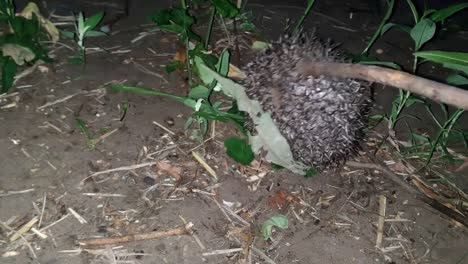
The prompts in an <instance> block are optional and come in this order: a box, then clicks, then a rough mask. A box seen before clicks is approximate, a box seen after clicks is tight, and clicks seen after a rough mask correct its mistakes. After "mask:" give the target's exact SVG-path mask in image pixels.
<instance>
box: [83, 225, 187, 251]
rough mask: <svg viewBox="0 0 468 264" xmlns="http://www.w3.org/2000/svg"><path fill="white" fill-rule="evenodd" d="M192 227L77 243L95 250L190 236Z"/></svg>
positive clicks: (84, 240) (86, 240)
mask: <svg viewBox="0 0 468 264" xmlns="http://www.w3.org/2000/svg"><path fill="white" fill-rule="evenodd" d="M192 227H193V224H192V223H191V222H189V223H188V224H186V225H184V226H181V227H177V228H174V229H169V230H165V231H154V232H149V233H142V234H132V235H126V236H115V237H106V238H90V239H80V240H79V241H78V243H79V244H80V245H81V246H83V247H86V248H95V247H102V246H106V245H115V244H120V243H128V242H135V241H142V240H150V239H158V238H162V237H169V236H181V235H190V234H191V233H192Z"/></svg>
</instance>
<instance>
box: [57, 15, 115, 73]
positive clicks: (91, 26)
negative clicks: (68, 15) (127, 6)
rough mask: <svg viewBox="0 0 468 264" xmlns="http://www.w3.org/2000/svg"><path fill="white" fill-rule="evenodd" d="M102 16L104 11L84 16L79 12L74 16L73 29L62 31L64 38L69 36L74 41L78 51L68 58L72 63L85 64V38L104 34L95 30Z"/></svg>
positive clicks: (104, 34)
mask: <svg viewBox="0 0 468 264" xmlns="http://www.w3.org/2000/svg"><path fill="white" fill-rule="evenodd" d="M103 18H104V12H99V13H97V14H94V15H92V16H90V17H89V18H85V17H84V14H83V12H80V13H79V14H78V15H77V16H76V21H75V31H74V32H73V31H66V30H64V31H62V34H63V35H64V36H65V37H66V38H70V39H73V40H75V41H76V44H77V45H78V48H79V52H78V54H77V55H75V56H73V57H72V58H70V62H71V63H72V64H79V65H85V64H86V45H85V40H86V39H87V38H90V37H100V36H106V33H104V32H102V31H98V30H95V29H96V28H97V26H98V25H99V23H101V21H102V19H103Z"/></svg>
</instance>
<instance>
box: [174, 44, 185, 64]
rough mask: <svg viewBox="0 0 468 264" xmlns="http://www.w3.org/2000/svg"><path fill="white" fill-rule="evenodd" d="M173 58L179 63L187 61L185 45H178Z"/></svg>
mask: <svg viewBox="0 0 468 264" xmlns="http://www.w3.org/2000/svg"><path fill="white" fill-rule="evenodd" d="M173 60H174V61H179V62H180V63H181V64H185V62H186V61H187V53H186V51H185V46H183V45H179V50H177V52H176V54H175V55H174V58H173Z"/></svg>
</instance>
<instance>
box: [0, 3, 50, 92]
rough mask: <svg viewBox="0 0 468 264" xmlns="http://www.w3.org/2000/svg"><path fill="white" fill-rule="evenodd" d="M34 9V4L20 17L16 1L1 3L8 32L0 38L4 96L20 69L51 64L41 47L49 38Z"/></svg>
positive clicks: (1, 20) (1, 15)
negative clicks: (38, 64)
mask: <svg viewBox="0 0 468 264" xmlns="http://www.w3.org/2000/svg"><path fill="white" fill-rule="evenodd" d="M31 7H32V9H31ZM34 7H36V6H35V5H31V4H30V5H28V6H27V8H25V10H23V12H22V13H21V14H19V15H16V13H15V6H14V3H13V1H12V0H0V23H1V24H2V25H4V26H5V28H6V32H4V34H2V35H1V36H0V47H1V49H0V67H1V68H2V88H1V93H6V92H8V90H9V89H10V88H11V87H12V85H13V82H14V77H15V75H16V73H17V71H18V68H19V67H21V66H31V65H33V64H34V63H35V62H37V61H39V60H42V61H45V62H51V60H50V58H49V57H48V56H47V50H46V49H44V47H42V45H41V44H40V41H41V40H42V39H44V38H46V37H47V36H46V34H45V33H46V32H45V30H44V27H43V26H42V23H41V22H40V21H39V17H38V16H40V14H39V13H38V11H36V9H34ZM36 8H37V7H36ZM37 10H38V9H37Z"/></svg>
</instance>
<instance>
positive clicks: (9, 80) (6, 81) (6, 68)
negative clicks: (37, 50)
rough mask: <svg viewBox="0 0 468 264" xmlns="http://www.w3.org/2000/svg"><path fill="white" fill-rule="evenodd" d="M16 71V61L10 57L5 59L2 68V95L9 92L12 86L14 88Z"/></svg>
mask: <svg viewBox="0 0 468 264" xmlns="http://www.w3.org/2000/svg"><path fill="white" fill-rule="evenodd" d="M16 71H17V65H16V63H15V61H14V60H13V59H12V58H10V57H7V58H6V59H4V63H3V66H2V93H6V92H8V90H10V88H11V86H13V81H14V80H15V75H16Z"/></svg>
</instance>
